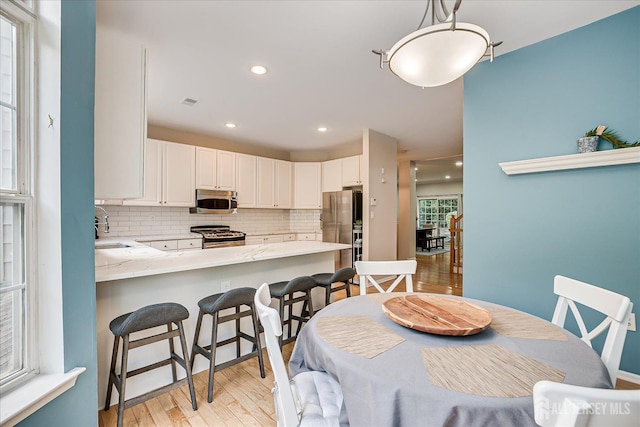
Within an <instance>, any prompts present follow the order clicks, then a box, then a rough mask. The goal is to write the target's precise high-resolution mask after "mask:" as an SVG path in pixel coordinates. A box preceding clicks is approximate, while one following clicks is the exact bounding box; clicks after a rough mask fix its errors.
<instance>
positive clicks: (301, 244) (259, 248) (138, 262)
mask: <svg viewBox="0 0 640 427" xmlns="http://www.w3.org/2000/svg"><path fill="white" fill-rule="evenodd" d="M100 242H101V243H103V244H107V243H124V244H127V245H130V247H126V248H118V249H98V248H97V249H96V251H95V254H96V255H95V260H96V261H95V265H96V283H99V282H106V281H109V280H120V279H129V278H134V277H142V276H152V275H155V274H165V273H174V272H178V271H187V270H195V269H200V268H210V267H221V266H225V265H232V264H241V263H246V262H254V261H262V260H268V259H277V258H286V257H291V256H296V255H307V254H313V253H321V252H331V251H336V250H341V249H350V248H351V246H350V245H345V244H341V243H325V242H317V241H293V242H285V243H268V244H262V245H247V246H231V247H223V248H212V249H202V250H188V251H175V252H164V251H160V250H157V249H154V248H151V247H149V246H147V245H144V244H142V243H138V242H136V241H134V240H127V239H124V238H109V239H100Z"/></svg>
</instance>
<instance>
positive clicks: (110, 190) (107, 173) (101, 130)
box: [94, 26, 147, 199]
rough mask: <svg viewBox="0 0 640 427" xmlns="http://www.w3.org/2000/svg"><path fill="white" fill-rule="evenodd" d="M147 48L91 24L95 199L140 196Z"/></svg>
mask: <svg viewBox="0 0 640 427" xmlns="http://www.w3.org/2000/svg"><path fill="white" fill-rule="evenodd" d="M146 98H147V50H146V49H145V47H144V46H142V44H141V43H139V42H137V41H135V40H133V39H130V38H128V37H126V36H124V35H122V34H120V33H118V32H115V31H112V30H108V29H106V28H103V27H101V26H98V27H97V28H96V68H95V109H94V120H95V125H94V133H95V135H94V174H95V199H132V198H139V197H142V196H143V195H144V193H143V191H144V159H145V139H146V135H147V113H146Z"/></svg>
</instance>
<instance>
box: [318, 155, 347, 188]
mask: <svg viewBox="0 0 640 427" xmlns="http://www.w3.org/2000/svg"><path fill="white" fill-rule="evenodd" d="M341 190H342V159H336V160H327V161H326V162H322V191H323V192H324V191H341Z"/></svg>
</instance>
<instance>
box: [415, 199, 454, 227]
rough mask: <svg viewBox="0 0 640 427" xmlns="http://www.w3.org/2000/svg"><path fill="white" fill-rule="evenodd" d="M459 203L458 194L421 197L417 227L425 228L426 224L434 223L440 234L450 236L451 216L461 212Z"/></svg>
mask: <svg viewBox="0 0 640 427" xmlns="http://www.w3.org/2000/svg"><path fill="white" fill-rule="evenodd" d="M459 204H460V198H459V197H458V196H434V197H430V198H419V199H418V223H417V224H416V228H423V227H424V226H425V224H434V225H435V226H436V230H437V231H436V233H437V235H438V236H448V235H449V226H450V225H451V218H452V217H457V216H459V215H460V214H461V212H460V213H459V212H458V209H459Z"/></svg>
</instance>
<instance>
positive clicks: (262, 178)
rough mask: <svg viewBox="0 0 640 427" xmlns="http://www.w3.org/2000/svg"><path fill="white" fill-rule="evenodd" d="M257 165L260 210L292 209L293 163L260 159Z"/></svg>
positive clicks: (257, 204) (257, 203) (258, 205)
mask: <svg viewBox="0 0 640 427" xmlns="http://www.w3.org/2000/svg"><path fill="white" fill-rule="evenodd" d="M256 164H257V168H256V170H257V173H258V175H257V186H256V188H257V190H258V191H257V202H256V206H257V207H259V208H280V209H290V208H291V207H292V203H291V202H292V200H291V199H292V194H291V175H292V172H291V169H292V168H291V162H287V161H285V160H276V159H269V158H266V157H258V158H257V160H256Z"/></svg>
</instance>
